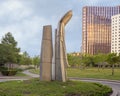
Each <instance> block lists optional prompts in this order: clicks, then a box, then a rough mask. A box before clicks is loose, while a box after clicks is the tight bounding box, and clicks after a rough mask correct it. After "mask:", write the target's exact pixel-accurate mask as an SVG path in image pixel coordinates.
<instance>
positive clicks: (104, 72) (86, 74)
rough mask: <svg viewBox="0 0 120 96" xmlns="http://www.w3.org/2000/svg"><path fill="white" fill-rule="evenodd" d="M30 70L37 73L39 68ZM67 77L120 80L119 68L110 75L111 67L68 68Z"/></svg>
mask: <svg viewBox="0 0 120 96" xmlns="http://www.w3.org/2000/svg"><path fill="white" fill-rule="evenodd" d="M30 72H32V73H36V74H39V69H38V70H35V69H32V70H31V71H30ZM67 76H68V77H80V78H98V79H111V80H120V68H119V69H118V68H117V69H115V75H114V76H112V75H111V69H110V68H105V69H100V70H99V71H98V69H97V68H86V69H84V70H81V69H75V68H68V69H67Z"/></svg>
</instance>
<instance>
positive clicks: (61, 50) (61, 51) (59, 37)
mask: <svg viewBox="0 0 120 96" xmlns="http://www.w3.org/2000/svg"><path fill="white" fill-rule="evenodd" d="M71 17H72V11H71V10H70V11H68V12H67V13H66V14H65V15H64V16H63V17H62V18H61V20H60V21H59V23H58V28H57V31H56V36H55V38H56V39H55V80H59V81H63V82H65V81H66V79H67V78H66V70H65V69H66V67H67V65H68V60H67V53H66V46H65V25H66V24H67V23H68V21H69V20H70V19H71Z"/></svg>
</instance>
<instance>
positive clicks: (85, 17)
mask: <svg viewBox="0 0 120 96" xmlns="http://www.w3.org/2000/svg"><path fill="white" fill-rule="evenodd" d="M119 13H120V6H116V7H95V6H85V7H83V11H82V53H85V54H97V53H109V52H111V16H113V15H115V14H119Z"/></svg>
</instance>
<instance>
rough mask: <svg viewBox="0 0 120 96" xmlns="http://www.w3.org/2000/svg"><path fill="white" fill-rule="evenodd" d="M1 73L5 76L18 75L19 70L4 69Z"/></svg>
mask: <svg viewBox="0 0 120 96" xmlns="http://www.w3.org/2000/svg"><path fill="white" fill-rule="evenodd" d="M1 73H2V75H4V76H13V75H16V73H17V70H2V71H1Z"/></svg>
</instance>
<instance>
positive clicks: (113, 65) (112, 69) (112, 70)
mask: <svg viewBox="0 0 120 96" xmlns="http://www.w3.org/2000/svg"><path fill="white" fill-rule="evenodd" d="M112 75H114V64H113V65H112Z"/></svg>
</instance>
